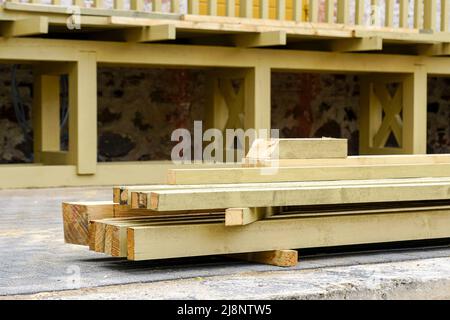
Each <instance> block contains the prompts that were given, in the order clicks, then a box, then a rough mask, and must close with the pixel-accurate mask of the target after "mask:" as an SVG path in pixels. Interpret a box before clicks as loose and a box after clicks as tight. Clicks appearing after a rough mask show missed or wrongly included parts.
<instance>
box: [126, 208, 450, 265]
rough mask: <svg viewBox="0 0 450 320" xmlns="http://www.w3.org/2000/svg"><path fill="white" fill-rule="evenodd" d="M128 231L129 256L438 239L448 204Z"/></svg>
mask: <svg viewBox="0 0 450 320" xmlns="http://www.w3.org/2000/svg"><path fill="white" fill-rule="evenodd" d="M243 228H245V229H243ZM355 230H357V232H355ZM380 230H382V231H383V232H380ZM127 237H128V259H130V260H149V259H165V258H176V257H189V256H204V255H216V254H233V253H245V252H258V251H268V250H280V249H281V250H282V249H283V248H296V249H299V248H310V247H324V246H340V245H353V244H362V243H381V242H394V241H405V240H423V239H435V238H436V239H437V238H447V237H450V210H449V209H448V208H447V209H442V210H439V209H437V210H425V211H420V210H418V211H412V212H404V213H380V214H369V215H367V214H359V215H358V214H356V215H344V216H342V215H339V216H320V217H307V218H294V219H286V218H278V219H274V218H271V219H268V220H262V221H258V222H255V223H253V224H251V225H248V226H245V227H236V228H228V227H226V226H224V225H223V224H222V223H207V224H192V225H174V226H163V227H158V226H147V227H130V228H128V234H127ZM155 239H158V241H155Z"/></svg>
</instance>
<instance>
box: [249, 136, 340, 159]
mask: <svg viewBox="0 0 450 320" xmlns="http://www.w3.org/2000/svg"><path fill="white" fill-rule="evenodd" d="M347 149H348V147H347V139H332V138H321V139H268V140H267V139H256V140H255V141H254V142H253V144H252V146H251V148H250V150H249V151H248V153H247V156H246V158H248V159H255V160H258V159H267V160H269V159H317V158H319V159H320V158H322V159H323V158H333V159H334V158H346V157H347Z"/></svg>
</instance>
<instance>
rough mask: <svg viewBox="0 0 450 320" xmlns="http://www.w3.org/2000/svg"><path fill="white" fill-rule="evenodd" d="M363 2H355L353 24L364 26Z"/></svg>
mask: <svg viewBox="0 0 450 320" xmlns="http://www.w3.org/2000/svg"><path fill="white" fill-rule="evenodd" d="M364 7H365V1H364V0H356V3H355V24H357V25H363V24H364V11H365V8H364Z"/></svg>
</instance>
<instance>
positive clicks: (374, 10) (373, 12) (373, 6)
mask: <svg viewBox="0 0 450 320" xmlns="http://www.w3.org/2000/svg"><path fill="white" fill-rule="evenodd" d="M370 24H371V25H379V24H380V2H379V1H378V0H371V1H370Z"/></svg>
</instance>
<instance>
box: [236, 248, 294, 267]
mask: <svg viewBox="0 0 450 320" xmlns="http://www.w3.org/2000/svg"><path fill="white" fill-rule="evenodd" d="M228 257H230V258H233V259H238V260H245V261H249V262H256V263H262V264H268V265H271V266H276V267H295V266H296V265H297V263H298V251H297V250H271V251H262V252H250V253H241V254H234V255H228Z"/></svg>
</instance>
